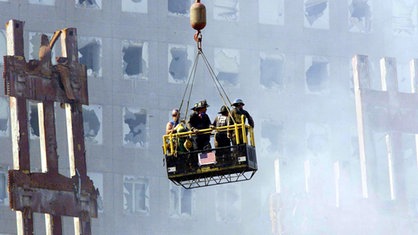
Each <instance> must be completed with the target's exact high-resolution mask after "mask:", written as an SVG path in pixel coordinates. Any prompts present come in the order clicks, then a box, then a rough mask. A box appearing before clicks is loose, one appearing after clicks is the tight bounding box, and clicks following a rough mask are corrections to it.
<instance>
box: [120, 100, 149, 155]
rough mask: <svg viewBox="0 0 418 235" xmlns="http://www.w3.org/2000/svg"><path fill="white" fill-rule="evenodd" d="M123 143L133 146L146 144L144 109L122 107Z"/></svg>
mask: <svg viewBox="0 0 418 235" xmlns="http://www.w3.org/2000/svg"><path fill="white" fill-rule="evenodd" d="M123 133H124V135H123V144H124V145H128V146H134V147H146V145H147V113H146V110H144V109H133V108H126V107H125V108H124V109H123Z"/></svg>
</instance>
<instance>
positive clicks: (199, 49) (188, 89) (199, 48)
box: [179, 30, 231, 119]
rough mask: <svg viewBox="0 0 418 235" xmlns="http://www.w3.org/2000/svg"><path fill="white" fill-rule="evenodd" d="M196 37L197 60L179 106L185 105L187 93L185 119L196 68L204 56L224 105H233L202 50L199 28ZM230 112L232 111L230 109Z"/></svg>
mask: <svg viewBox="0 0 418 235" xmlns="http://www.w3.org/2000/svg"><path fill="white" fill-rule="evenodd" d="M194 38H195V40H196V42H197V53H196V56H195V60H194V62H193V65H192V69H191V72H190V74H189V78H188V79H187V84H186V89H185V90H184V93H183V97H182V100H181V103H180V107H179V110H180V111H181V109H182V107H183V103H184V102H185V97H186V95H187V100H186V101H187V103H186V111H185V118H184V119H186V117H187V113H188V110H189V106H190V97H191V94H192V91H193V85H194V81H195V78H196V70H197V65H198V62H199V57H202V59H203V62H204V63H205V66H206V68H207V69H208V71H209V75H210V77H211V79H212V81H213V83H214V85H215V88H216V90H217V91H218V93H219V96H220V97H221V99H222V103H223V105H225V106H226V107H229V106H231V101H230V99H229V97H228V95H227V93H226V91H225V89H224V88H223V86H222V84H221V82H220V81H219V79H218V77H217V76H216V74H215V72H214V70H213V68H212V66H211V65H210V63H209V61H208V59H207V58H206V55H205V53H204V52H203V50H202V34H201V32H200V30H198V32H197V33H196V34H195V37H194ZM228 112H230V110H229V109H228Z"/></svg>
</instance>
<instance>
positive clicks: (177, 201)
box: [170, 184, 192, 217]
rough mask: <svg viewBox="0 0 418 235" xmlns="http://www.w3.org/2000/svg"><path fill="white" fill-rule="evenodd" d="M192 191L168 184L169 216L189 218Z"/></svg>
mask: <svg viewBox="0 0 418 235" xmlns="http://www.w3.org/2000/svg"><path fill="white" fill-rule="evenodd" d="M191 214H192V191H191V190H187V189H185V188H183V187H177V186H174V185H172V184H170V216H172V217H180V216H187V217H189V216H191Z"/></svg>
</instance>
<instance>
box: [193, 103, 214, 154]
mask: <svg viewBox="0 0 418 235" xmlns="http://www.w3.org/2000/svg"><path fill="white" fill-rule="evenodd" d="M208 107H209V105H208V103H207V102H206V100H202V101H200V102H198V103H196V104H195V105H194V107H193V108H192V110H193V113H192V114H191V115H190V118H189V121H188V123H187V124H188V128H189V130H191V131H193V132H195V133H196V135H195V136H193V140H194V144H195V146H194V149H195V150H203V149H210V148H211V145H210V134H199V133H198V132H199V130H202V129H207V128H210V127H212V123H211V121H210V118H209V116H208V115H207V114H206V110H207V108H208Z"/></svg>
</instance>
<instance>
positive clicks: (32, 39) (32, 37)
mask: <svg viewBox="0 0 418 235" xmlns="http://www.w3.org/2000/svg"><path fill="white" fill-rule="evenodd" d="M42 34H45V35H47V36H48V38H49V40H51V38H52V34H51V33H38V32H29V59H30V60H39V47H40V46H41V36H42ZM60 56H61V43H55V45H54V47H53V48H52V50H51V58H52V59H51V63H52V64H53V65H55V64H57V61H56V60H55V59H54V58H56V57H60Z"/></svg>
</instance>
